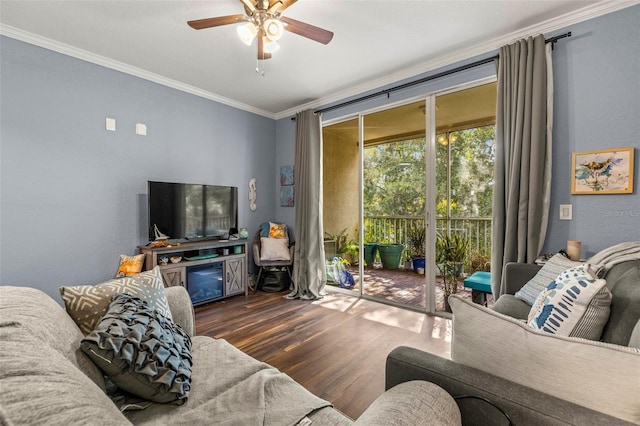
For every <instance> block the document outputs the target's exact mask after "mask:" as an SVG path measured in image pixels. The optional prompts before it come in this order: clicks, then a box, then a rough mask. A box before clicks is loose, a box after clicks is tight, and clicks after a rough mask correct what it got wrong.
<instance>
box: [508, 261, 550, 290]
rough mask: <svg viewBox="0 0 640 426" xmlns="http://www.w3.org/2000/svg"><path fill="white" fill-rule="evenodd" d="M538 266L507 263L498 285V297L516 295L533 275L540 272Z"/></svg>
mask: <svg viewBox="0 0 640 426" xmlns="http://www.w3.org/2000/svg"><path fill="white" fill-rule="evenodd" d="M540 268H541V266H540V265H535V264H531V263H516V262H509V263H507V264H506V265H504V268H503V270H502V282H501V283H500V296H502V295H503V294H516V292H517V291H518V290H520V289H521V288H522V286H524V285H525V284H526V283H527V282H528V281H529V280H530V279H531V278H533V277H534V275H535V274H537V273H538V271H539V270H540Z"/></svg>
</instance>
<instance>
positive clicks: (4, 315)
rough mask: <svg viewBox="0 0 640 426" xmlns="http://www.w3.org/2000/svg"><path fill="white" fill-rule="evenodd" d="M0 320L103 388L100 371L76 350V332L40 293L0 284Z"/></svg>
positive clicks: (78, 338) (78, 334)
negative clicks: (17, 328) (68, 363)
mask: <svg viewBox="0 0 640 426" xmlns="http://www.w3.org/2000/svg"><path fill="white" fill-rule="evenodd" d="M0 321H3V322H12V323H14V324H16V327H17V326H18V325H19V327H20V329H22V330H23V332H24V333H28V334H30V335H31V336H33V337H34V338H35V339H36V340H37V341H38V342H39V346H38V347H40V346H47V347H50V348H52V349H54V350H55V351H56V352H58V353H60V354H61V355H62V356H64V357H65V358H66V359H68V360H69V362H71V363H72V364H73V365H74V366H76V367H77V368H79V369H80V370H81V371H82V372H83V373H84V374H86V375H87V377H89V378H90V379H91V380H93V382H94V383H95V384H96V385H98V386H99V387H100V389H102V390H104V389H105V382H104V376H103V375H102V372H101V371H100V370H99V369H98V367H96V365H95V364H94V363H93V362H92V361H91V360H90V359H89V357H87V355H85V354H84V353H83V352H82V351H81V350H80V341H81V340H82V338H83V337H84V336H83V334H82V333H81V332H80V329H79V328H78V326H77V325H76V324H75V323H74V322H73V320H72V319H71V318H70V317H69V315H67V313H66V312H65V310H64V308H63V307H62V306H60V303H58V302H56V301H55V300H53V299H52V298H51V297H50V296H49V295H47V294H46V293H44V292H43V291H42V290H38V289H35V288H30V287H14V286H3V285H0ZM2 344H4V342H2ZM1 368H2V362H0V369H1Z"/></svg>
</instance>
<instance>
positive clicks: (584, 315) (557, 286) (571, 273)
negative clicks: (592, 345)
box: [528, 264, 611, 340]
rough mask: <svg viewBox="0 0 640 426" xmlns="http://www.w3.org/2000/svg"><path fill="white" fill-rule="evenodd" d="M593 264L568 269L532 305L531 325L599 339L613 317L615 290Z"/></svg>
mask: <svg viewBox="0 0 640 426" xmlns="http://www.w3.org/2000/svg"><path fill="white" fill-rule="evenodd" d="M606 284H607V282H606V281H605V280H604V279H601V278H600V279H599V278H597V277H595V270H593V269H591V267H590V265H588V264H582V265H579V266H576V267H574V268H569V269H566V270H565V271H563V272H561V273H560V275H558V277H557V278H556V279H555V280H553V281H551V282H550V283H549V285H548V286H547V288H546V289H545V290H543V291H542V293H540V295H539V296H538V298H537V299H536V301H535V302H534V303H533V306H532V307H531V312H530V313H529V318H528V325H529V327H531V328H534V329H537V330H542V331H546V332H547V333H553V334H559V335H562V336H572V337H582V338H585V339H590V340H598V339H600V336H601V335H602V329H603V328H604V325H605V324H606V322H607V320H608V319H609V311H610V305H611V292H610V291H609V289H608V288H607V287H606Z"/></svg>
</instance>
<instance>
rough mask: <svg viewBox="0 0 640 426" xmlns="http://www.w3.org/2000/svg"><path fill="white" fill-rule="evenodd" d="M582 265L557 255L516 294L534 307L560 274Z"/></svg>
mask: <svg viewBox="0 0 640 426" xmlns="http://www.w3.org/2000/svg"><path fill="white" fill-rule="evenodd" d="M580 264H581V263H580V262H574V261H573V260H570V259H567V258H566V257H564V256H563V255H561V254H556V255H555V256H553V257H552V258H551V259H549V260H548V261H547V263H545V264H544V266H543V267H542V268H541V269H540V270H539V271H538V272H537V273H536V275H535V276H534V277H533V278H531V279H530V280H529V281H528V282H527V283H526V284H525V285H524V286H523V287H522V288H521V289H520V290H519V291H518V292H517V293H516V294H515V296H516V298H517V299H520V300H524V301H525V302H527V303H528V304H529V306H531V305H533V302H535V301H536V299H537V298H538V296H539V295H540V293H542V291H543V290H544V289H546V288H547V285H548V284H549V283H550V282H551V281H553V280H555V279H556V277H557V276H558V274H560V272H562V271H564V270H565V269H568V268H571V267H574V266H577V265H580Z"/></svg>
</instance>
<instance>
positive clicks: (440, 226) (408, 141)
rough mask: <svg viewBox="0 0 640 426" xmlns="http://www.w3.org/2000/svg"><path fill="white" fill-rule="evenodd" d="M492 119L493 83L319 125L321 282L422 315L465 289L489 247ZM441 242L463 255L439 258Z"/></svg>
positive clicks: (484, 263) (438, 309) (442, 307)
mask: <svg viewBox="0 0 640 426" xmlns="http://www.w3.org/2000/svg"><path fill="white" fill-rule="evenodd" d="M494 122H495V83H492V84H489V85H482V86H477V87H471V88H465V89H464V90H458V91H450V92H448V93H445V94H441V95H430V96H427V97H425V98H421V99H415V100H413V101H411V102H408V103H406V104H402V105H394V106H391V107H388V108H384V109H380V110H376V111H369V112H366V113H362V114H357V115H354V116H351V117H347V118H345V119H344V120H342V121H337V120H336V121H335V122H332V123H329V124H327V125H325V126H324V128H323V172H324V174H323V195H324V212H323V213H324V229H325V251H326V253H327V268H328V271H329V272H330V274H329V278H330V280H331V279H332V278H334V279H333V280H332V281H330V282H329V283H328V284H329V287H328V288H336V289H340V290H338V291H348V292H350V293H352V294H355V295H358V296H363V297H366V298H373V299H376V300H380V301H384V302H385V303H391V304H396V305H401V306H406V307H409V308H411V309H415V310H422V311H429V312H442V311H445V310H446V305H445V301H446V297H447V296H448V295H449V294H450V293H453V292H458V290H460V293H461V294H464V292H465V290H464V287H463V282H462V281H463V278H464V274H469V273H471V272H472V271H473V268H475V267H478V265H474V264H473V262H476V263H477V264H481V266H480V267H481V268H484V267H486V266H487V262H488V256H489V253H490V235H491V222H490V217H491V214H490V210H491V197H492V192H491V189H492V186H491V184H492V174H491V173H492V170H493V132H494V130H493V129H494V128H493V123H494ZM447 239H450V240H456V241H458V240H461V241H463V242H464V243H465V245H464V247H463V249H462V251H463V253H462V260H460V259H444V260H443V258H442V256H441V253H442V250H438V249H437V248H438V245H437V242H438V241H443V240H447ZM443 262H444V263H443ZM447 262H454V263H455V264H456V268H455V273H452V275H448V274H446V273H445V272H447V271H448V269H447V268H446V265H447ZM342 269H345V270H347V271H348V272H349V274H350V275H352V276H353V278H354V281H353V283H354V284H353V285H352V284H350V283H349V282H346V283H345V282H342V281H341V280H340V279H339V277H338V279H335V274H336V273H338V272H337V271H339V270H342Z"/></svg>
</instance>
